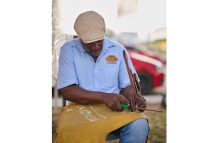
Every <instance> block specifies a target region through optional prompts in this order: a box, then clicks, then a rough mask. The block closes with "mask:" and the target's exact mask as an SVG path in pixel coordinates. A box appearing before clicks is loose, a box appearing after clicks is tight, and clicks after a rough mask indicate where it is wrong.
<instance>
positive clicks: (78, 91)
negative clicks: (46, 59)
mask: <svg viewBox="0 0 218 143" xmlns="http://www.w3.org/2000/svg"><path fill="white" fill-rule="evenodd" d="M81 42H82V41H81ZM82 45H83V47H84V49H85V50H86V51H87V52H88V53H90V55H91V56H92V58H93V59H94V61H96V60H97V58H98V56H99V54H100V52H101V50H102V48H103V40H99V41H96V42H92V43H83V42H82ZM59 92H60V93H61V94H62V95H63V97H64V98H65V99H67V100H69V101H72V102H76V103H79V104H102V103H103V104H105V105H106V106H107V107H108V108H110V109H111V110H113V111H118V112H120V111H123V108H122V107H121V105H120V102H123V103H125V104H129V101H128V100H127V99H129V96H130V95H129V93H130V86H127V87H126V88H124V89H123V90H122V91H121V93H122V94H123V96H117V94H116V93H104V92H97V91H88V90H85V89H83V88H81V87H79V86H78V85H70V86H67V87H64V88H62V89H59ZM141 97H142V96H141ZM141 97H140V98H139V99H140V100H139V107H143V108H145V107H146V102H145V100H144V98H143V97H142V98H141Z"/></svg>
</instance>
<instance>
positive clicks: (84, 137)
mask: <svg viewBox="0 0 218 143" xmlns="http://www.w3.org/2000/svg"><path fill="white" fill-rule="evenodd" d="M139 118H146V116H145V115H144V113H141V112H140V113H137V112H130V111H127V110H124V111H122V112H115V111H111V110H110V109H109V108H108V107H106V106H105V105H104V104H98V105H81V104H76V103H71V104H70V105H68V106H66V107H64V108H63V109H62V113H61V116H60V118H59V121H58V125H57V130H56V134H57V138H56V142H57V143H104V142H106V137H107V135H108V134H109V133H110V132H111V131H114V130H116V129H118V128H120V127H122V126H124V125H126V124H128V123H130V122H132V121H134V120H136V119H139Z"/></svg>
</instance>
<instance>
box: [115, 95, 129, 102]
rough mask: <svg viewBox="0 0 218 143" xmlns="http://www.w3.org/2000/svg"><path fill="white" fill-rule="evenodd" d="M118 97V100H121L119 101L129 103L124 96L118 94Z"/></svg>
mask: <svg viewBox="0 0 218 143" xmlns="http://www.w3.org/2000/svg"><path fill="white" fill-rule="evenodd" d="M118 98H119V100H120V101H121V102H123V103H125V104H129V101H128V100H127V99H126V98H125V97H124V96H121V95H120V96H119V97H118Z"/></svg>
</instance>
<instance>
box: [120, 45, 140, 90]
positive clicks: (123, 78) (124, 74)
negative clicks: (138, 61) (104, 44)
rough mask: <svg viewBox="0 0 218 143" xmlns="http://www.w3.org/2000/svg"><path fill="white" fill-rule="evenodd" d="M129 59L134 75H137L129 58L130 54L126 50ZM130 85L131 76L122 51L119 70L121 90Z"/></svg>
mask: <svg viewBox="0 0 218 143" xmlns="http://www.w3.org/2000/svg"><path fill="white" fill-rule="evenodd" d="M124 50H125V52H126V55H127V58H128V65H129V67H130V69H131V71H132V73H136V71H135V68H134V66H133V64H132V61H131V59H130V57H129V54H128V52H127V50H126V49H125V48H124ZM128 85H130V79H129V75H128V71H127V67H126V64H125V60H124V57H123V51H122V55H121V63H120V69H119V88H120V89H123V88H125V87H126V86H128Z"/></svg>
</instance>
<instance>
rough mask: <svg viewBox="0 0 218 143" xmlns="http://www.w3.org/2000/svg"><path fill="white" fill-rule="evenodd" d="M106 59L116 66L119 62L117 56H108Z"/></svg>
mask: <svg viewBox="0 0 218 143" xmlns="http://www.w3.org/2000/svg"><path fill="white" fill-rule="evenodd" d="M105 59H106V61H107V63H109V64H114V63H116V61H117V60H118V58H117V56H116V55H108V56H107V57H106V58H105Z"/></svg>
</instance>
